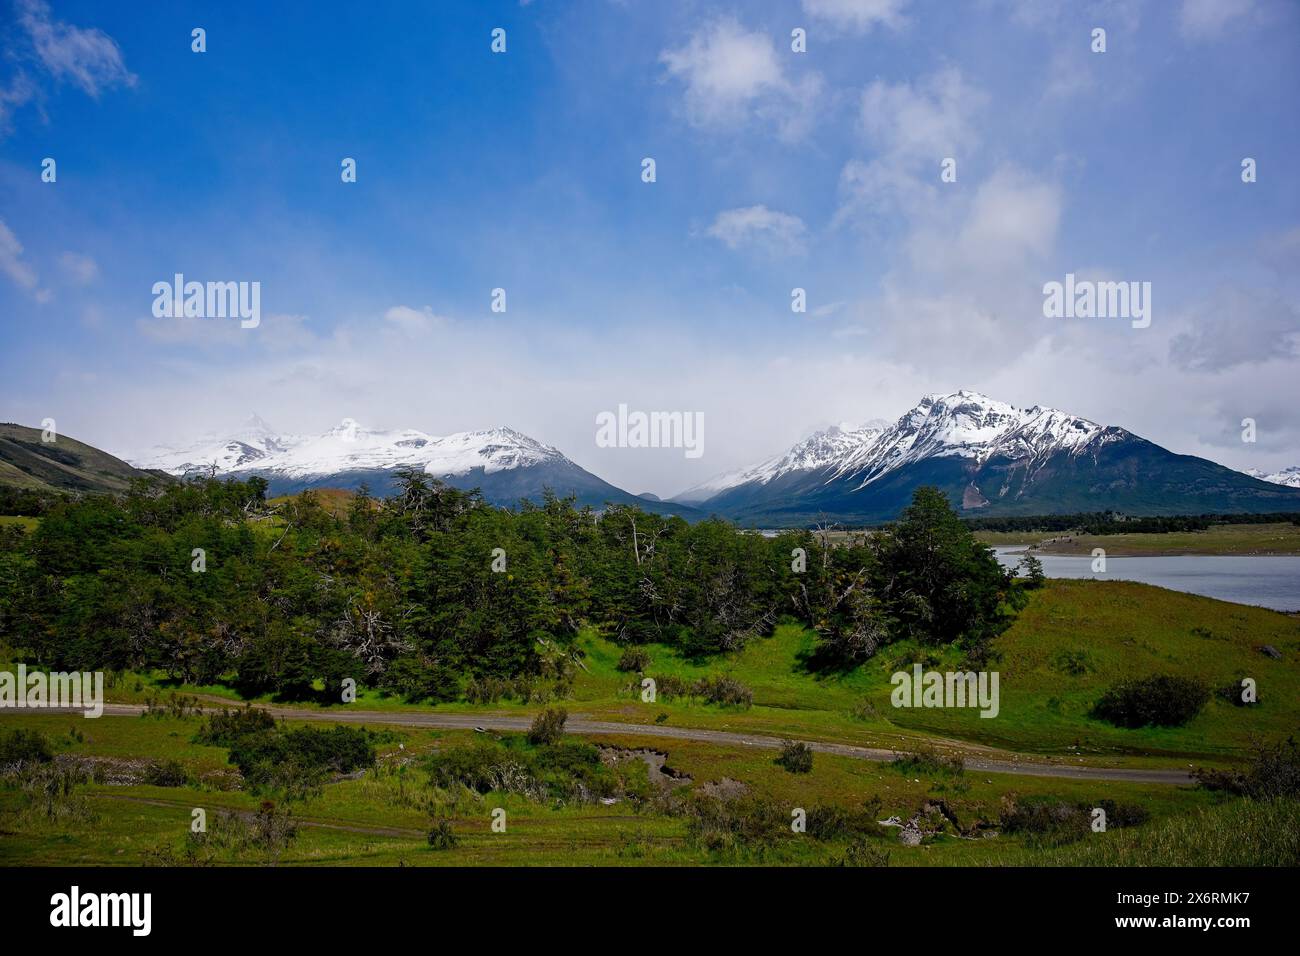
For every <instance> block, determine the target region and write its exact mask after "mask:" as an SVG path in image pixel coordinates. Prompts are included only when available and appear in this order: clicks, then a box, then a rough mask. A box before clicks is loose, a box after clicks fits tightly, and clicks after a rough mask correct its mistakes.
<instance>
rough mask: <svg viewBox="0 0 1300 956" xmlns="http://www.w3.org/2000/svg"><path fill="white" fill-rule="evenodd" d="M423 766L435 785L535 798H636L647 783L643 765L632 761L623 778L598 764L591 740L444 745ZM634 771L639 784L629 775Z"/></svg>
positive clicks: (516, 739) (579, 800) (509, 740)
mask: <svg viewBox="0 0 1300 956" xmlns="http://www.w3.org/2000/svg"><path fill="white" fill-rule="evenodd" d="M425 768H426V770H428V772H429V779H430V782H431V783H432V784H433V785H434V786H436V787H443V788H456V787H461V786H463V787H467V788H469V789H470V790H472V791H474V792H475V793H478V794H486V793H491V792H493V791H497V792H500V793H516V794H520V795H521V796H524V797H527V798H528V799H530V800H538V801H540V800H546V799H553V800H559V801H562V802H575V803H585V802H590V801H591V800H594V799H596V798H598V797H607V796H613V795H616V794H628V793H629V791H632V792H633V793H632V795H633V796H634V797H636V798H639V796H640V795H641V794H642V792H643V791H646V790H647V789H648V786H649V783H648V778H647V776H646V774H645V765H644V764H642V763H640V762H639V761H637V762H636V765H635V767H634V768H630V769H628V770H627V771H626V773H627V774H628V776H626V777H625V776H623V772H624V771H623V768H611V767H608V766H606V765H605V764H603V763H602V762H601V760H600V751H598V750H597V749H596V748H595V747H593V746H592V745H591V744H586V743H580V742H576V741H575V742H563V741H562V742H560V743H557V744H551V745H544V746H539V747H536V748H534V747H532V746H531V745H529V744H526V743H525V742H524V740H523V739H522V738H520V737H510V738H507V739H506V740H505V741H503V742H502V743H493V742H487V741H484V742H480V743H474V744H468V745H462V746H454V747H447V748H445V749H442V750H439V751H437V752H436V753H434V754H433V755H431V756H430V757H429V758H428V760H427V761H426V763H425ZM636 770H639V771H640V774H641V779H640V781H639V782H638V781H635V780H633V779H631V774H632V773H633V772H634V771H636Z"/></svg>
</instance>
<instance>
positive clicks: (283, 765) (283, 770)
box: [230, 727, 375, 798]
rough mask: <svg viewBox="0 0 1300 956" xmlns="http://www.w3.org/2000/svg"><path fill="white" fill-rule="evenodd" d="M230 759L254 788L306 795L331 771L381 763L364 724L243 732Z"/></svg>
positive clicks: (339, 772)
mask: <svg viewBox="0 0 1300 956" xmlns="http://www.w3.org/2000/svg"><path fill="white" fill-rule="evenodd" d="M230 762H231V763H233V764H234V765H235V766H237V767H238V768H239V772H240V773H241V774H243V776H244V779H245V780H246V781H247V782H248V783H249V785H250V786H252V787H253V788H254V789H258V790H263V789H265V790H279V791H283V792H284V793H285V794H286V795H288V796H289V797H291V798H292V797H299V798H302V797H305V796H307V795H308V794H309V793H311V792H313V791H315V790H317V789H319V787H320V784H321V782H322V781H323V779H324V778H325V777H326V776H327V775H328V774H331V773H336V774H346V773H352V772H353V771H355V770H360V769H362V768H365V767H371V766H373V765H374V763H375V748H374V745H373V744H372V743H371V741H370V735H369V734H367V733H366V731H365V730H363V729H361V728H358V727H332V728H330V729H328V730H318V729H316V728H315V727H301V728H298V729H296V730H283V729H279V728H277V729H275V730H260V731H257V732H255V733H251V734H245V735H243V736H241V737H239V738H238V739H237V740H236V741H235V742H234V744H233V745H232V746H231V747H230Z"/></svg>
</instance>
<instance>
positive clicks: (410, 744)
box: [0, 714, 1219, 866]
mask: <svg viewBox="0 0 1300 956" xmlns="http://www.w3.org/2000/svg"><path fill="white" fill-rule="evenodd" d="M80 723H81V724H84V725H87V726H89V727H90V729H88V730H87V729H84V728H83V726H81V725H77V726H75V727H72V728H70V727H69V726H68V724H69V721H68V719H67V718H66V717H61V716H56V715H31V714H23V715H20V716H6V717H5V718H4V720H3V723H2V724H0V726H2V727H3V728H5V729H10V728H12V727H15V726H23V727H29V728H34V729H40V730H42V731H43V732H44V733H46V734H48V735H49V736H50V737H51V738H52V739H53V742H54V745H55V749H56V751H58V752H60V753H71V754H77V755H80V756H82V757H96V758H101V759H106V760H112V759H117V758H121V757H124V756H137V757H138V756H142V755H147V756H151V757H155V758H170V759H176V760H179V761H181V762H182V763H183V764H184V765H185V766H186V767H187V769H188V770H189V771H190V772H191V777H192V778H195V779H200V778H202V777H203V775H204V774H205V773H207V772H209V771H210V770H211V769H212V768H214V767H218V766H221V765H223V764H224V751H223V750H222V749H221V748H212V747H205V746H201V745H197V744H194V743H192V740H191V738H192V737H193V735H194V732H195V731H196V730H197V728H198V726H199V722H198V721H197V720H195V719H184V720H178V719H174V718H162V719H157V718H125V717H118V718H110V717H106V718H101V719H100V720H97V721H82V722H80ZM70 730H71V731H73V732H72V733H69V731H70ZM476 737H477V735H475V734H473V733H472V732H462V731H446V732H436V733H434V732H429V731H423V730H414V729H400V730H398V729H393V730H391V738H389V739H388V740H387V742H385V743H383V744H381V745H380V747H379V751H380V763H381V765H382V766H383V767H384V768H386V769H383V770H380V771H371V772H369V773H367V774H366V775H363V776H362V777H361V778H360V779H355V780H346V781H342V782H338V783H333V784H329V785H327V786H326V787H325V789H324V791H323V793H322V794H321V795H320V796H319V797H317V798H314V799H312V800H310V801H308V802H307V803H306V804H305V805H296V806H295V814H296V815H297V816H298V818H299V820H300V822H302V823H304V824H316V825H304V826H303V827H302V828H301V830H300V834H299V836H298V838H297V840H295V842H294V843H293V844H292V845H291V846H290V847H289V848H288V849H287V850H285V851H283V852H282V853H280V854H279V855H278V857H276V858H275V859H274V862H276V863H277V864H278V865H288V866H293V865H333V864H348V865H398V864H403V865H412V866H439V865H466V866H478V865H588V864H593V865H606V866H622V865H663V866H677V865H700V864H717V863H722V864H727V863H759V864H781V865H788V864H807V863H812V864H819V863H825V862H827V861H828V860H829V859H831V858H832V857H833V856H835V855H836V854H838V853H840V852H842V850H843V847H842V845H841V844H839V843H836V842H827V843H821V842H818V841H815V840H812V839H811V838H809V837H805V836H795V835H790V836H788V837H786V838H784V839H781V840H778V841H777V842H776V843H775V844H774V845H772V846H771V847H769V848H767V849H764V850H761V851H760V850H758V849H754V850H753V851H752V852H750V851H742V852H741V853H740V854H730V855H728V854H723V853H714V852H711V851H709V850H707V849H705V848H703V847H701V846H699V845H696V844H693V843H692V842H691V841H690V840H689V839H688V837H687V830H686V824H685V821H684V820H683V819H682V818H681V817H678V816H669V815H665V814H663V813H661V812H656V811H654V810H651V809H644V810H641V811H638V810H636V809H635V808H633V807H632V806H631V805H629V804H627V803H619V804H615V805H613V806H602V805H578V806H565V807H558V808H557V807H553V806H550V805H542V804H538V803H533V802H530V801H528V800H525V799H523V798H521V797H518V796H515V795H501V794H487V795H485V796H483V797H477V796H462V797H461V798H459V799H457V800H455V801H454V803H452V804H451V805H449V806H448V807H447V808H446V811H445V812H446V815H448V816H449V817H450V819H451V821H452V827H453V831H454V833H455V834H456V836H457V837H458V839H459V840H460V843H459V845H458V846H457V847H455V848H454V849H450V850H444V851H433V850H430V849H429V848H428V846H427V844H426V841H425V833H426V832H427V830H428V826H429V817H428V813H427V811H426V809H425V807H424V805H423V802H424V800H425V799H426V798H427V797H428V795H429V793H430V790H429V786H428V781H427V777H426V776H425V774H424V773H423V771H422V769H421V768H420V762H419V757H420V756H422V755H423V754H426V753H429V752H431V751H432V750H433V749H434V748H438V747H444V746H448V745H451V744H457V743H464V742H467V741H470V740H473V739H475V738H476ZM602 742H606V743H610V744H620V745H624V746H644V745H646V744H647V743H649V744H650V745H651V746H658V747H661V748H662V747H663V746H664V745H665V742H664V741H647V740H644V739H640V740H639V739H638V738H637V737H636V735H635V733H634V732H630V733H629V734H627V735H617V736H611V737H609V738H605V739H603V741H602ZM399 745H400V747H399ZM667 745H668V748H669V749H668V762H669V765H670V766H671V767H672V768H673V769H674V770H675V771H677V772H679V773H683V774H687V775H689V776H690V777H691V778H692V780H693V784H692V785H693V786H700V785H702V784H705V783H708V782H712V781H718V780H721V779H722V778H724V777H725V778H730V779H732V780H739V781H742V782H743V783H744V784H745V786H746V787H747V788H749V792H750V793H751V794H752V795H753V796H756V797H761V798H764V799H768V800H771V801H774V802H775V803H776V804H778V805H779V806H780V807H789V808H791V809H793V808H795V807H801V808H804V809H808V808H811V807H814V806H818V805H825V804H839V805H845V806H855V805H860V804H862V803H863V802H864V801H867V800H870V799H872V798H879V800H880V813H881V815H882V818H883V816H887V815H894V814H897V815H899V816H901V817H903V818H904V819H906V818H907V817H908V816H909V815H910V814H912V813H913V812H915V811H916V810H917V809H918V808H919V807H920V805H921V804H922V803H924V802H925V801H926V800H935V799H941V800H943V801H944V802H945V804H946V805H948V806H949V807H950V809H951V811H952V812H953V813H955V814H956V815H957V817H958V819H959V820H960V821H961V822H962V823H963V825H966V824H969V823H972V822H975V821H977V820H984V821H996V819H997V818H998V815H999V813H1000V811H1001V807H1002V806H1003V803H1004V801H1005V800H1007V799H1016V798H1023V797H1051V798H1056V799H1063V800H1070V801H1075V802H1089V803H1095V802H1098V801H1100V800H1101V799H1106V798H1109V799H1113V800H1117V801H1120V802H1128V803H1141V804H1142V805H1143V806H1144V807H1146V808H1147V809H1148V811H1149V812H1150V813H1151V815H1152V821H1151V823H1150V824H1148V826H1150V827H1152V828H1154V827H1157V826H1158V825H1160V824H1163V823H1176V822H1177V821H1178V820H1180V819H1182V818H1184V817H1187V816H1188V815H1193V816H1192V818H1193V819H1200V818H1199V817H1196V816H1195V814H1197V813H1199V812H1201V811H1209V810H1212V809H1214V808H1215V804H1216V800H1215V798H1214V797H1213V795H1211V794H1208V793H1205V792H1201V791H1196V790H1192V789H1190V788H1176V787H1168V786H1155V785H1142V784H1130V783H1104V784H1102V783H1096V782H1084V781H1074V780H1049V779H1036V778H1027V777H1016V776H1009V775H998V774H983V773H976V772H972V771H967V772H966V773H965V774H963V775H959V776H956V777H953V776H936V777H926V776H924V775H922V776H913V775H912V774H910V773H909V774H903V773H901V772H900V771H899V770H898V769H897V768H894V767H891V766H889V765H885V764H876V763H869V762H864V761H857V760H851V759H848V758H843V757H836V756H830V755H825V754H818V755H817V756H816V758H815V761H814V766H813V770H812V772H811V773H808V774H797V775H796V774H790V773H787V772H786V771H784V770H783V769H781V768H780V767H778V766H777V765H776V764H775V762H774V759H773V758H774V756H775V754H774V753H772V752H769V751H762V752H759V751H751V750H747V749H744V748H728V747H720V746H717V745H713V744H708V743H700V742H690V741H671V742H667ZM78 798H79V799H80V800H82V801H83V802H84V806H85V809H86V815H85V816H83V817H80V818H76V819H68V820H60V821H57V822H54V823H46V822H44V821H41V820H39V819H33V818H32V817H31V816H30V815H29V814H23V813H22V812H21V807H22V804H23V802H24V798H23V797H22V796H21V795H20V794H18V793H16V792H15V791H13V790H5V789H0V832H2V833H3V839H0V865H8V866H12V865H105V866H111V865H124V866H135V865H140V864H141V862H142V861H144V860H145V859H146V857H147V856H148V855H149V854H150V853H151V852H152V851H156V850H157V849H158V848H160V847H170V848H172V849H173V850H180V849H181V848H182V847H183V846H184V844H185V840H186V834H187V832H188V828H189V825H190V820H191V811H192V810H193V808H195V807H202V808H204V809H205V810H206V812H207V814H208V819H209V824H210V826H211V822H212V821H213V820H214V819H215V817H216V815H217V812H218V811H219V810H221V809H232V810H239V811H244V812H251V811H253V810H255V809H256V807H257V806H258V804H259V802H260V800H261V798H260V797H258V796H256V795H254V794H250V793H245V792H242V791H239V790H228V789H217V788H215V787H213V786H188V787H181V788H160V787H150V786H143V785H134V786H106V785H86V786H83V787H79V788H78ZM497 807H502V808H504V809H505V810H506V813H507V818H506V819H507V829H506V832H505V833H494V832H492V830H491V827H490V821H491V813H492V810H493V809H494V808H497ZM349 828H351V829H349ZM358 829H360V830H367V831H374V832H354V831H355V830H358ZM895 833H896V831H892V830H886V829H884V828H882V829H881V834H880V835H879V837H878V838H875V839H873V843H875V844H878V845H879V847H880V848H881V849H887V850H889V852H890V858H891V863H892V864H894V865H917V866H931V865H986V864H996V863H1001V862H1009V861H1022V859H1023V860H1029V859H1033V858H1036V856H1038V855H1041V851H1037V850H1031V849H1030V848H1028V847H1027V846H1025V845H1024V843H1023V842H1022V841H1021V840H1020V839H1019V838H1017V837H999V838H997V839H993V840H988V839H985V840H963V839H959V838H956V837H951V836H949V837H938V838H936V839H935V840H934V841H933V842H932V843H930V844H928V845H925V846H921V847H903V846H901V845H900V844H899V843H898V842H897V839H896V836H895ZM1218 839H1219V838H1217V837H1216V840H1218ZM1159 845H1163V843H1160V844H1159ZM1134 852H1135V851H1131V852H1130V854H1129V858H1128V859H1127V862H1133V863H1137V862H1140V859H1141V858H1140V856H1137V855H1134ZM214 862H215V863H218V864H232V863H243V864H250V863H251V864H265V863H269V862H272V857H271V856H270V855H269V854H267V853H265V852H263V851H258V850H245V851H243V852H242V853H238V854H224V855H218V857H217V858H216V859H215V860H214Z"/></svg>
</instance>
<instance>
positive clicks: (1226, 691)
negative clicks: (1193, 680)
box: [1215, 681, 1259, 707]
mask: <svg viewBox="0 0 1300 956" xmlns="http://www.w3.org/2000/svg"><path fill="white" fill-rule="evenodd" d="M1245 690H1246V689H1245V688H1244V687H1242V686H1241V681H1234V682H1232V683H1231V684H1224V685H1223V686H1222V687H1220V688H1219V689H1218V690H1217V691H1215V693H1216V694H1218V696H1219V697H1221V698H1222V699H1223V700H1226V701H1227V702H1228V703H1230V704H1232V705H1233V706H1234V707H1254V706H1256V705H1257V704H1258V703H1259V696H1258V695H1256V697H1255V699H1254V700H1250V701H1248V700H1245V699H1243V696H1242V695H1243V694H1244V693H1245Z"/></svg>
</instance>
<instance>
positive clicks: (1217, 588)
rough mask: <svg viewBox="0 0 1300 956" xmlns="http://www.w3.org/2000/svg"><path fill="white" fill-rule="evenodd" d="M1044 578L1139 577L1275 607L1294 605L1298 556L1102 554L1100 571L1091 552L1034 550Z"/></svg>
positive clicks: (1006, 554) (1003, 557)
mask: <svg viewBox="0 0 1300 956" xmlns="http://www.w3.org/2000/svg"><path fill="white" fill-rule="evenodd" d="M993 551H994V553H995V554H997V556H998V560H999V561H1001V562H1002V564H1003V565H1004V566H1006V567H1014V566H1015V565H1016V564H1017V563H1018V562H1019V561H1020V558H1021V557H1022V556H1023V555H1024V553H1025V548H1024V546H1023V545H1012V546H1006V547H996V548H994V549H993ZM1035 556H1036V557H1037V558H1038V560H1039V561H1041V562H1043V573H1045V574H1046V575H1047V576H1048V577H1049V578H1096V579H1097V580H1102V581H1104V580H1116V581H1139V582H1141V583H1142V584H1154V585H1156V586H1158V587H1162V588H1169V589H1170V590H1171V591H1185V592H1187V593H1188V594H1200V595H1203V596H1205V597H1212V598H1218V599H1219V600H1221V601H1234V602H1236V603H1237V604H1254V605H1256V606H1258V607H1268V608H1272V609H1273V610H1275V611H1300V557H1296V556H1278V557H1269V556H1262V555H1203V554H1180V555H1166V556H1163V557H1145V558H1139V557H1132V558H1125V557H1115V558H1112V557H1108V558H1106V573H1105V574H1093V572H1092V558H1091V557H1089V556H1087V555H1084V556H1079V557H1076V556H1074V555H1052V554H1035Z"/></svg>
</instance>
